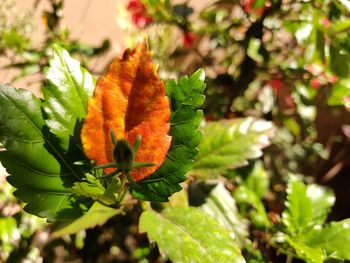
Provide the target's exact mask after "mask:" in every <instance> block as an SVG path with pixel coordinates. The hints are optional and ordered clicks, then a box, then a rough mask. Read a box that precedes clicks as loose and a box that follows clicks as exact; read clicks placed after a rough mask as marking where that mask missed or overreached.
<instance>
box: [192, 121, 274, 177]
mask: <svg viewBox="0 0 350 263" xmlns="http://www.w3.org/2000/svg"><path fill="white" fill-rule="evenodd" d="M272 134H273V126H272V124H271V122H267V121H263V120H257V119H254V118H251V117H249V118H244V119H236V120H228V121H220V122H209V123H207V124H206V126H205V128H204V137H203V141H202V143H201V144H200V146H199V154H198V155H197V157H196V160H195V165H194V168H193V169H192V170H191V172H190V174H191V175H194V176H197V177H200V178H203V179H205V178H211V177H214V178H215V177H217V176H219V175H225V174H226V173H227V172H228V170H231V169H234V168H237V167H240V166H244V165H246V164H247V160H248V159H254V158H258V157H260V156H261V155H262V151H261V149H262V148H264V147H266V146H268V145H269V144H270V142H269V137H270V136H271V135H272Z"/></svg>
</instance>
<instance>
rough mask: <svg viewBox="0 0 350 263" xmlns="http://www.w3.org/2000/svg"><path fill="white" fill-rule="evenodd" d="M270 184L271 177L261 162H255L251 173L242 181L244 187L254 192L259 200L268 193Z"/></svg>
mask: <svg viewBox="0 0 350 263" xmlns="http://www.w3.org/2000/svg"><path fill="white" fill-rule="evenodd" d="M269 183H270V180H269V175H268V173H267V171H266V170H265V168H264V165H263V163H262V162H261V161H256V162H254V166H253V168H252V170H251V172H250V173H249V174H248V176H247V177H246V178H243V181H242V185H243V186H245V187H247V188H248V189H250V190H251V191H252V192H254V193H255V195H257V197H258V198H261V197H263V196H264V195H265V194H266V193H267V192H268V190H269Z"/></svg>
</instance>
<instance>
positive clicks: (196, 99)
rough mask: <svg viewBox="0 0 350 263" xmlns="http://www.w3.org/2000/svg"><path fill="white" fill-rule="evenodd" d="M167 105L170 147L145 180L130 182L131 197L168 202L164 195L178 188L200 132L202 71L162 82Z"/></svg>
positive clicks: (190, 161) (189, 164)
mask: <svg viewBox="0 0 350 263" xmlns="http://www.w3.org/2000/svg"><path fill="white" fill-rule="evenodd" d="M165 89H166V93H167V96H168V97H169V99H170V104H171V117H170V125H171V128H170V135H171V136H172V141H171V146H170V149H169V151H168V154H167V158H166V159H165V162H164V163H163V164H162V166H161V167H160V168H159V169H158V170H157V171H156V172H155V173H153V174H152V175H151V176H150V177H148V178H147V179H146V180H145V181H140V182H138V183H137V184H133V185H131V193H132V194H133V196H134V197H136V198H138V199H142V200H149V201H159V202H165V201H168V197H169V196H171V195H172V194H173V193H175V192H177V191H179V190H181V186H180V185H179V184H180V183H181V182H183V181H184V180H185V179H186V176H185V174H186V173H187V172H188V171H189V170H190V169H191V168H192V166H193V164H194V161H193V159H194V157H195V156H196V155H197V154H198V149H197V146H198V144H199V143H200V141H201V138H202V132H201V131H200V130H198V126H199V124H200V122H201V120H202V115H203V112H202V111H201V110H199V108H200V107H201V106H202V104H203V102H204V99H205V98H204V95H203V91H204V89H205V83H204V72H203V71H202V70H198V71H197V72H195V73H194V74H193V75H192V76H191V77H189V78H188V77H183V78H181V79H180V80H179V81H178V83H176V82H175V81H173V80H170V81H168V82H167V83H166V85H165Z"/></svg>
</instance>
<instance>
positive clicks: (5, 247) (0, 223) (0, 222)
mask: <svg viewBox="0 0 350 263" xmlns="http://www.w3.org/2000/svg"><path fill="white" fill-rule="evenodd" d="M18 234H19V231H18V228H17V222H16V219H14V218H13V217H2V218H1V217H0V237H1V242H0V249H1V251H2V259H4V254H3V253H4V252H7V253H8V254H9V252H11V251H12V250H13V249H14V246H15V244H14V242H13V240H14V239H15V238H16V235H18Z"/></svg>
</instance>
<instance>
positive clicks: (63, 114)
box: [42, 45, 95, 151]
mask: <svg viewBox="0 0 350 263" xmlns="http://www.w3.org/2000/svg"><path fill="white" fill-rule="evenodd" d="M53 50H54V54H53V58H52V59H51V60H50V67H48V68H47V69H46V72H45V74H46V78H47V80H48V82H49V85H48V86H47V87H45V88H44V89H43V90H42V92H43V95H44V99H45V100H44V102H43V109H44V111H45V113H46V114H47V117H48V118H47V119H46V120H45V122H46V124H47V126H48V127H49V128H50V130H51V132H52V133H54V134H55V135H56V136H57V138H58V140H59V142H60V146H61V147H62V148H63V149H64V150H65V151H67V150H68V148H69V142H70V137H71V136H73V135H74V130H75V126H76V123H77V121H78V120H82V119H83V118H84V117H85V115H86V112H87V101H88V98H89V97H90V96H91V95H92V93H93V90H94V87H95V81H94V79H93V77H92V75H91V74H90V73H89V72H88V71H87V70H86V69H84V68H82V67H81V66H80V63H79V62H78V61H77V60H75V59H73V58H72V57H70V56H69V54H68V52H67V51H66V50H64V49H63V48H61V47H59V46H57V45H55V46H54V48H53ZM76 137H77V138H75V140H79V136H76ZM75 143H76V144H79V141H75Z"/></svg>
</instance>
